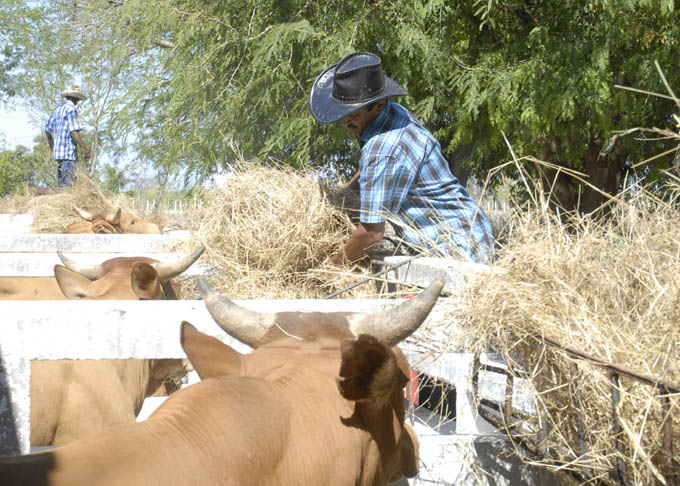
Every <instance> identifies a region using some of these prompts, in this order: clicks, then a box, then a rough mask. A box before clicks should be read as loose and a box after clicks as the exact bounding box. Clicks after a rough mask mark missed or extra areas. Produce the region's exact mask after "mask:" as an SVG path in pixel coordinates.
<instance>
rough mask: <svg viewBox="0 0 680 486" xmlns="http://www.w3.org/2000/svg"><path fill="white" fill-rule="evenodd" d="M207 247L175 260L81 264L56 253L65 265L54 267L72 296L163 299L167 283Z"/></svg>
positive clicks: (126, 259) (66, 292)
mask: <svg viewBox="0 0 680 486" xmlns="http://www.w3.org/2000/svg"><path fill="white" fill-rule="evenodd" d="M204 249H205V247H203V246H201V247H200V248H199V249H198V250H196V251H195V252H194V253H192V254H191V255H188V256H186V257H184V258H182V259H180V260H178V261H176V262H173V263H161V262H159V261H157V260H154V259H152V258H147V257H119V258H112V259H110V260H107V261H105V262H104V263H102V264H99V265H81V264H78V263H76V262H74V261H72V260H70V259H69V258H67V257H66V256H64V254H63V253H62V252H57V254H58V255H59V258H60V259H61V261H62V263H63V264H64V265H63V266H62V265H55V266H54V276H55V277H56V280H57V284H58V285H59V287H60V288H61V290H62V292H63V293H64V295H65V296H66V297H67V298H69V299H100V300H105V299H111V300H157V299H163V298H166V297H167V296H166V295H165V292H164V290H163V285H164V283H165V282H167V281H169V280H170V279H172V278H174V277H177V276H178V275H180V274H181V273H183V272H184V271H186V270H187V269H188V268H189V267H190V266H191V265H193V263H194V262H196V260H198V258H199V257H200V256H201V254H202V253H203V251H204Z"/></svg>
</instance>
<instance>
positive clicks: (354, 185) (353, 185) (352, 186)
mask: <svg viewBox="0 0 680 486" xmlns="http://www.w3.org/2000/svg"><path fill="white" fill-rule="evenodd" d="M360 175H361V171H357V173H356V174H354V177H352V180H351V181H349V182H348V183H347V185H346V186H345V187H343V188H342V190H343V191H357V192H358V191H359V176H360Z"/></svg>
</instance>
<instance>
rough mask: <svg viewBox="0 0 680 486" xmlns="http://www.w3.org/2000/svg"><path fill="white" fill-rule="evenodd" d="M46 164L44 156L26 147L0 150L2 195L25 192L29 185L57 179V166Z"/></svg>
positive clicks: (0, 193) (0, 189) (0, 190)
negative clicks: (31, 151)
mask: <svg viewBox="0 0 680 486" xmlns="http://www.w3.org/2000/svg"><path fill="white" fill-rule="evenodd" d="M52 166H53V164H45V159H44V157H41V156H40V154H38V153H33V154H32V153H30V152H29V151H28V150H27V149H26V148H25V147H21V146H20V147H17V148H16V149H15V150H3V151H0V196H4V195H7V194H23V193H24V192H25V190H26V188H27V187H28V186H37V185H39V184H44V183H50V182H53V181H55V180H56V168H54V170H51V169H53V167H52Z"/></svg>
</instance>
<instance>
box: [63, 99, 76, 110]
mask: <svg viewBox="0 0 680 486" xmlns="http://www.w3.org/2000/svg"><path fill="white" fill-rule="evenodd" d="M64 104H65V105H71V106H72V107H73V108H75V109H76V113H77V112H78V107H77V106H76V104H75V103H74V102H73V101H71V100H69V99H68V98H65V100H64Z"/></svg>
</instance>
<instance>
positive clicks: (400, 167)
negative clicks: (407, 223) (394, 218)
mask: <svg viewBox="0 0 680 486" xmlns="http://www.w3.org/2000/svg"><path fill="white" fill-rule="evenodd" d="M363 165H364V166H363V167H362V168H361V176H360V178H359V184H360V187H361V215H360V217H359V220H360V221H361V222H362V223H382V222H383V221H385V217H386V216H387V215H389V214H394V215H396V214H397V213H398V212H399V210H400V209H401V206H402V205H403V203H404V200H405V199H406V196H407V194H408V191H409V189H410V188H411V185H412V184H413V181H414V179H415V171H413V170H412V169H411V168H410V167H409V165H408V164H405V163H404V162H403V161H402V160H401V159H400V158H399V157H396V156H376V157H372V158H371V159H369V160H367V161H366V163H365V164H363Z"/></svg>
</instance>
